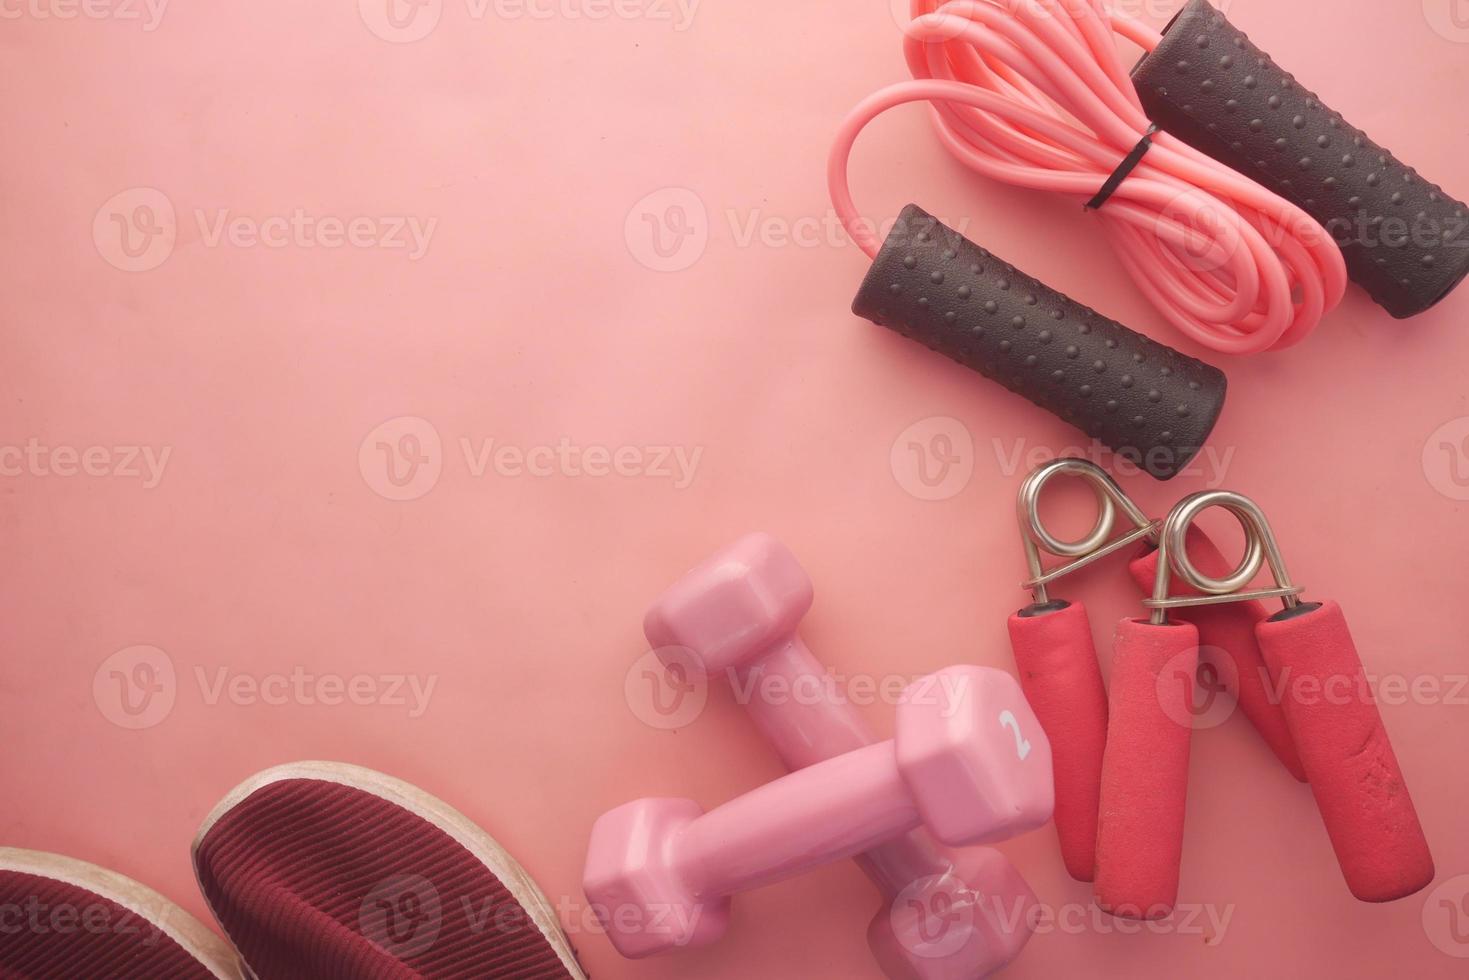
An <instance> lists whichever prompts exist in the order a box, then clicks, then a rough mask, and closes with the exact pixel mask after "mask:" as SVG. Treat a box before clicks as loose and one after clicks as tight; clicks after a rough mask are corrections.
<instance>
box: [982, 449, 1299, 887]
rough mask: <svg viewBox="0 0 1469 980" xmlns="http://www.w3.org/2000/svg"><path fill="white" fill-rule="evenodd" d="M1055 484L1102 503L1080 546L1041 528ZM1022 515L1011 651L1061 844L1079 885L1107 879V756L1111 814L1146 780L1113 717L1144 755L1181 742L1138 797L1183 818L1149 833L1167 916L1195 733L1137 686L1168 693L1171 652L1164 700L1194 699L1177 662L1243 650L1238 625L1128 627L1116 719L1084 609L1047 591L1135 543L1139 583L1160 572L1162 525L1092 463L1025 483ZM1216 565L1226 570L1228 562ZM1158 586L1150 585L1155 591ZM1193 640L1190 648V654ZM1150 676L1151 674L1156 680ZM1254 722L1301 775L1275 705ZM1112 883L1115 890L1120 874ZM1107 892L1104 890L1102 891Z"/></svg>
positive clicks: (1121, 649) (1120, 819)
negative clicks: (1117, 527) (1026, 594)
mask: <svg viewBox="0 0 1469 980" xmlns="http://www.w3.org/2000/svg"><path fill="white" fill-rule="evenodd" d="M1058 476H1070V477H1076V478H1080V479H1082V480H1083V481H1085V482H1086V483H1088V484H1089V485H1090V487H1091V489H1092V491H1093V493H1094V494H1095V496H1096V499H1097V506H1098V516H1097V521H1096V524H1095V526H1094V527H1093V528H1092V530H1091V531H1090V532H1089V533H1088V534H1087V535H1086V536H1085V537H1083V538H1081V539H1080V540H1077V541H1062V540H1059V539H1058V538H1057V537H1056V536H1055V535H1053V534H1052V533H1051V532H1050V531H1049V530H1048V529H1047V528H1046V526H1045V523H1044V522H1043V521H1042V520H1041V517H1040V512H1039V501H1040V497H1041V493H1042V492H1043V490H1044V488H1045V487H1046V485H1047V484H1048V483H1049V481H1050V480H1052V479H1053V478H1055V477H1058ZM1016 511H1017V517H1018V518H1019V522H1020V533H1021V539H1022V541H1023V542H1024V544H1025V555H1026V562H1027V565H1028V568H1029V572H1030V577H1029V578H1028V579H1027V580H1026V582H1025V583H1024V587H1025V588H1027V589H1029V590H1030V591H1031V594H1032V597H1033V599H1034V601H1033V602H1032V603H1031V604H1030V605H1029V606H1026V607H1025V608H1024V609H1021V610H1020V611H1019V612H1017V613H1015V614H1014V615H1012V616H1011V617H1010V621H1009V631H1010V641H1011V646H1012V647H1013V649H1014V651H1015V662H1016V665H1017V666H1018V667H1019V668H1020V682H1021V685H1022V687H1023V688H1024V689H1025V694H1026V697H1027V698H1028V699H1029V700H1030V703H1031V706H1032V707H1033V708H1034V710H1035V712H1036V716H1037V717H1038V718H1039V719H1040V722H1041V725H1042V727H1044V728H1045V729H1046V733H1047V735H1048V736H1049V737H1050V739H1051V744H1052V752H1053V753H1054V757H1055V771H1056V833H1057V836H1058V838H1059V839H1060V844H1061V854H1062V859H1063V860H1064V861H1065V864H1066V869H1067V871H1068V872H1069V873H1070V874H1071V876H1072V877H1074V878H1076V879H1077V880H1078V881H1092V880H1093V879H1094V878H1096V877H1097V875H1098V874H1100V873H1101V869H1100V867H1099V865H1100V862H1099V860H1098V846H1099V841H1101V840H1102V839H1103V838H1102V836H1100V834H1099V830H1100V828H1099V827H1098V819H1099V815H1100V814H1101V811H1102V803H1103V791H1104V790H1103V787H1104V772H1103V770H1104V765H1103V763H1104V758H1106V757H1107V753H1108V752H1110V753H1111V758H1112V759H1113V769H1114V771H1115V776H1114V778H1113V779H1112V780H1111V782H1110V790H1109V795H1110V797H1111V800H1112V803H1113V805H1114V808H1115V807H1116V806H1117V805H1119V803H1118V801H1119V797H1118V794H1119V793H1121V792H1124V791H1125V790H1126V787H1127V785H1128V782H1127V781H1128V780H1129V779H1137V780H1142V779H1144V778H1145V777H1144V776H1142V775H1135V774H1133V773H1132V771H1131V769H1132V767H1131V765H1130V764H1127V763H1124V762H1123V760H1124V759H1126V758H1127V757H1128V756H1127V754H1128V752H1129V751H1130V748H1129V747H1127V746H1122V745H1118V746H1115V747H1114V746H1111V745H1110V740H1111V739H1112V737H1113V736H1112V735H1110V734H1109V715H1114V716H1115V714H1116V712H1118V711H1121V712H1123V717H1122V718H1120V719H1119V718H1117V717H1111V719H1110V725H1111V728H1112V729H1113V730H1114V732H1115V733H1116V735H1117V736H1119V737H1121V738H1123V739H1125V740H1132V739H1138V740H1141V741H1140V742H1139V743H1138V744H1141V745H1143V746H1147V745H1150V744H1153V742H1155V741H1156V742H1157V743H1158V745H1160V746H1161V745H1163V744H1165V743H1166V744H1170V745H1171V744H1173V743H1174V742H1176V741H1178V740H1179V739H1182V741H1183V745H1182V751H1181V753H1175V754H1176V755H1180V758H1178V759H1177V760H1176V761H1175V762H1174V763H1173V764H1171V766H1170V767H1165V766H1164V765H1163V764H1162V759H1163V755H1162V754H1161V749H1160V755H1159V758H1158V760H1157V761H1154V762H1150V763H1149V767H1148V771H1147V774H1146V779H1147V780H1148V785H1145V786H1143V785H1140V786H1139V789H1138V793H1137V794H1136V795H1138V796H1139V797H1141V798H1142V803H1141V805H1140V807H1139V810H1138V812H1139V813H1141V812H1142V811H1143V810H1146V809H1147V808H1148V807H1150V806H1152V805H1154V804H1155V803H1158V802H1159V801H1161V800H1162V799H1164V798H1167V799H1170V800H1173V801H1175V804H1176V805H1175V806H1174V807H1173V811H1174V812H1175V813H1176V816H1175V818H1174V819H1171V820H1169V821H1168V822H1167V824H1166V826H1167V827H1169V828H1171V829H1169V830H1168V832H1167V833H1163V832H1162V831H1161V830H1160V829H1159V828H1158V827H1156V826H1155V827H1154V829H1153V830H1152V831H1151V832H1150V834H1151V839H1152V840H1153V841H1154V842H1155V843H1156V845H1157V846H1156V848H1154V850H1153V851H1152V852H1150V853H1156V854H1159V855H1162V856H1160V857H1159V858H1158V859H1157V860H1158V861H1159V863H1160V866H1161V867H1163V868H1169V867H1171V868H1172V869H1173V872H1172V874H1171V875H1170V874H1160V875H1159V876H1158V880H1159V886H1158V887H1157V888H1154V889H1152V891H1151V892H1150V893H1149V895H1148V896H1146V897H1147V898H1148V899H1149V901H1148V902H1147V903H1146V904H1141V905H1140V906H1139V908H1140V909H1146V908H1148V907H1149V906H1150V905H1170V904H1171V902H1172V899H1171V897H1169V896H1170V894H1171V888H1170V886H1169V879H1170V878H1171V879H1173V882H1174V885H1176V870H1177V864H1178V861H1177V856H1176V854H1175V855H1174V857H1172V858H1171V859H1170V858H1168V857H1167V856H1166V855H1167V854H1169V853H1172V852H1174V851H1176V846H1177V845H1178V844H1180V843H1181V840H1182V805H1183V797H1184V793H1185V790H1186V788H1187V782H1188V773H1187V751H1186V750H1187V731H1181V730H1180V728H1179V725H1178V724H1177V723H1175V722H1174V721H1172V719H1174V718H1183V719H1188V718H1189V717H1190V714H1189V705H1188V703H1186V702H1181V703H1179V704H1176V705H1173V704H1170V705H1169V708H1170V710H1169V711H1168V712H1165V713H1164V714H1163V715H1158V714H1157V712H1156V710H1154V711H1152V713H1151V714H1149V713H1148V712H1147V711H1146V710H1145V709H1149V708H1150V706H1151V708H1153V709H1156V708H1158V707H1159V705H1158V704H1156V702H1157V701H1158V698H1155V697H1153V696H1152V695H1151V694H1149V695H1148V697H1147V698H1145V699H1141V700H1140V699H1139V698H1137V697H1135V696H1134V692H1133V687H1134V686H1136V687H1137V690H1138V691H1142V692H1144V693H1145V692H1146V691H1148V690H1149V688H1148V684H1156V683H1161V682H1159V681H1158V677H1157V671H1158V670H1159V669H1161V668H1162V666H1163V664H1164V661H1158V660H1157V659H1156V654H1157V653H1158V652H1159V651H1160V650H1161V649H1162V648H1167V649H1168V650H1169V657H1168V658H1167V661H1166V662H1168V663H1169V670H1170V673H1171V675H1173V676H1171V678H1170V679H1169V680H1168V682H1167V683H1169V684H1171V685H1172V687H1171V688H1170V689H1169V691H1168V693H1167V694H1166V695H1163V696H1166V697H1168V698H1176V697H1177V696H1179V695H1187V694H1191V691H1192V683H1193V677H1192V670H1193V665H1194V662H1195V661H1194V660H1193V659H1189V660H1188V662H1187V663H1185V662H1184V659H1180V658H1179V655H1180V654H1182V653H1184V652H1185V649H1187V650H1190V651H1192V650H1195V649H1196V648H1197V647H1198V645H1199V640H1200V638H1202V640H1203V642H1204V643H1206V644H1209V645H1211V646H1213V647H1216V648H1222V649H1225V650H1234V649H1236V648H1237V647H1239V646H1240V644H1239V643H1238V642H1237V636H1236V633H1237V627H1238V624H1237V623H1236V622H1235V621H1234V620H1233V619H1231V618H1229V617H1227V616H1218V617H1216V618H1214V619H1207V618H1200V620H1199V621H1198V631H1197V633H1191V632H1187V631H1182V630H1174V631H1172V632H1168V631H1155V630H1151V629H1145V628H1138V624H1132V623H1129V622H1123V623H1122V624H1121V625H1120V626H1119V627H1118V629H1117V633H1116V636H1115V640H1116V650H1115V655H1114V661H1113V670H1112V675H1113V685H1112V693H1111V699H1110V700H1111V705H1112V707H1111V708H1110V709H1109V706H1108V700H1109V699H1108V694H1107V692H1106V691H1105V690H1104V688H1103V684H1102V674H1101V670H1100V668H1099V666H1098V663H1097V656H1096V650H1095V647H1094V645H1093V642H1092V629H1091V623H1090V621H1089V620H1088V617H1087V613H1086V609H1085V607H1084V606H1083V605H1082V604H1081V603H1079V602H1074V601H1067V600H1063V599H1057V598H1055V597H1053V596H1052V595H1051V593H1050V585H1051V584H1052V583H1054V582H1055V581H1056V580H1057V579H1059V578H1061V577H1062V576H1064V575H1068V574H1070V573H1072V572H1075V571H1078V570H1080V569H1082V568H1084V567H1085V566H1087V565H1090V564H1092V563H1093V562H1096V561H1098V560H1100V559H1102V558H1105V557H1106V556H1108V555H1110V554H1113V553H1115V552H1117V551H1120V550H1122V549H1124V548H1126V547H1128V546H1129V545H1131V544H1134V543H1136V542H1139V541H1142V542H1145V547H1146V548H1147V552H1148V555H1147V556H1145V557H1143V558H1140V559H1138V560H1137V561H1135V562H1134V563H1133V573H1134V575H1136V574H1137V568H1138V566H1139V564H1140V563H1141V564H1143V565H1146V566H1147V567H1149V568H1151V567H1152V564H1151V562H1153V561H1154V559H1152V558H1151V555H1152V554H1154V553H1155V545H1154V544H1153V539H1154V538H1156V536H1157V533H1158V527H1159V525H1160V523H1161V522H1159V521H1153V520H1149V519H1148V518H1147V517H1145V516H1144V515H1143V513H1142V511H1141V510H1140V509H1139V508H1138V506H1137V505H1136V504H1135V503H1134V502H1133V501H1132V500H1131V498H1129V497H1128V496H1127V495H1126V494H1125V493H1123V492H1122V490H1121V488H1119V487H1118V486H1117V484H1116V483H1115V482H1114V481H1113V480H1112V478H1111V477H1110V476H1108V475H1107V473H1106V472H1105V471H1104V470H1102V469H1101V467H1099V466H1097V465H1096V464H1094V463H1091V462H1089V461H1087V460H1084V459H1074V458H1067V459H1057V460H1052V461H1051V462H1049V463H1046V464H1044V465H1042V466H1040V467H1038V468H1037V469H1036V470H1034V471H1033V472H1032V473H1031V474H1030V475H1029V476H1027V477H1026V479H1025V481H1024V482H1023V483H1022V484H1021V487H1020V492H1019V495H1018V498H1017V501H1016ZM1118 511H1121V512H1122V515H1123V516H1124V517H1125V518H1126V519H1127V521H1128V522H1129V523H1131V525H1132V527H1131V529H1129V530H1127V531H1126V532H1124V533H1122V534H1120V535H1118V536H1117V537H1115V538H1113V536H1112V535H1113V524H1114V523H1115V519H1116V516H1117V513H1118ZM1190 541H1191V542H1196V543H1198V544H1199V545H1200V547H1201V549H1203V550H1204V551H1207V552H1208V553H1211V554H1213V555H1216V556H1217V555H1218V549H1217V548H1215V547H1214V545H1213V543H1212V542H1210V541H1209V539H1208V538H1207V537H1206V536H1205V535H1204V533H1203V532H1202V531H1200V530H1197V529H1193V530H1191V531H1190ZM1045 554H1049V555H1053V556H1056V557H1060V558H1064V559H1068V560H1067V561H1066V562H1064V563H1063V564H1061V565H1059V566H1057V567H1054V568H1052V569H1050V570H1047V569H1046V568H1045V567H1044V565H1043V563H1042V556H1043V555H1045ZM1218 560H1219V561H1220V562H1222V561H1223V558H1222V557H1220V558H1219V559H1218ZM1151 584H1152V583H1151V579H1150V580H1149V587H1150V588H1151ZM1262 618H1263V613H1262ZM1245 626H1246V628H1247V629H1248V630H1249V637H1248V643H1247V647H1248V650H1249V651H1252V652H1253V661H1251V662H1252V663H1258V662H1259V661H1260V655H1259V652H1258V649H1257V647H1256V644H1255V640H1254V634H1253V630H1254V620H1249V621H1247V622H1246V623H1245ZM1165 633H1166V634H1167V636H1168V637H1170V639H1169V640H1168V642H1164V635H1165ZM1185 637H1189V638H1192V643H1191V644H1188V645H1185V644H1184V643H1183V638H1185ZM1237 659H1239V660H1240V661H1241V668H1240V670H1238V671H1231V672H1229V673H1228V676H1227V677H1226V678H1225V680H1227V681H1229V682H1230V684H1229V687H1230V689H1233V687H1234V686H1235V685H1234V684H1233V677H1234V675H1235V674H1236V673H1237V674H1241V675H1244V676H1246V677H1255V676H1256V674H1255V673H1254V672H1252V671H1250V670H1248V669H1246V666H1245V663H1244V661H1245V660H1246V655H1245V654H1244V653H1242V654H1241V655H1240V656H1239V657H1238V658H1237ZM1185 668H1186V669H1185ZM1150 669H1151V674H1149V673H1148V671H1149V670H1150ZM1134 671H1137V672H1138V674H1137V676H1136V677H1134V675H1133V672H1134ZM1150 678H1151V679H1150ZM1256 684H1257V685H1258V687H1259V691H1260V694H1261V698H1260V700H1261V701H1264V700H1265V699H1264V694H1265V693H1266V687H1265V684H1264V681H1263V680H1258V679H1257V680H1256ZM1252 703H1253V702H1252ZM1250 718H1251V720H1253V721H1254V722H1255V724H1256V727H1257V728H1259V729H1260V731H1261V733H1262V734H1263V735H1265V737H1266V740H1267V741H1269V742H1270V744H1271V745H1272V747H1274V748H1275V749H1276V752H1277V754H1278V755H1280V756H1281V758H1282V760H1283V761H1285V762H1286V764H1287V766H1288V767H1290V766H1291V765H1292V764H1294V766H1295V767H1296V768H1298V767H1299V761H1298V760H1296V757H1295V753H1294V749H1292V748H1291V746H1290V739H1289V735H1288V733H1286V725H1285V719H1284V716H1283V714H1282V713H1281V711H1280V708H1279V706H1278V705H1271V704H1269V703H1268V701H1265V703H1264V704H1262V705H1260V706H1258V707H1257V709H1256V710H1254V711H1253V712H1252V713H1250ZM1149 719H1151V720H1149ZM1150 726H1151V727H1150ZM1130 744H1131V743H1130V742H1129V745H1130ZM1170 758H1171V756H1170ZM1293 771H1294V769H1293ZM1163 787H1166V789H1167V792H1166V793H1160V789H1161V788H1163ZM1127 819H1128V818H1127V817H1125V816H1118V815H1116V814H1115V813H1114V816H1113V818H1112V819H1111V821H1110V822H1109V824H1108V827H1107V839H1109V840H1110V839H1111V838H1112V837H1114V836H1115V835H1116V834H1117V833H1119V832H1120V831H1121V830H1122V829H1123V828H1124V827H1125V825H1126V822H1127ZM1152 846H1153V845H1152V844H1149V845H1148V847H1152ZM1138 860H1140V859H1138ZM1137 863H1138V862H1137V860H1131V861H1129V864H1130V866H1135V865H1136V864H1137ZM1108 871H1109V872H1112V871H1115V865H1112V866H1110V867H1109V869H1108ZM1105 877H1107V878H1109V879H1110V878H1111V877H1112V875H1111V874H1108V875H1106V876H1105ZM1111 890H1112V889H1110V888H1104V891H1106V892H1110V891H1111ZM1165 899H1166V900H1165ZM1114 904H1115V905H1116V906H1118V907H1121V906H1122V905H1128V906H1131V905H1134V904H1138V903H1135V902H1132V901H1127V902H1123V901H1121V900H1120V899H1119V900H1118V901H1117V902H1115V903H1114Z"/></svg>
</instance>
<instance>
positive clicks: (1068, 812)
mask: <svg viewBox="0 0 1469 980" xmlns="http://www.w3.org/2000/svg"><path fill="white" fill-rule="evenodd" d="M1030 608H1031V611H1035V612H1036V614H1035V615H1030V616H1024V615H1021V614H1020V613H1016V614H1015V615H1013V616H1011V617H1010V646H1011V647H1012V648H1013V649H1014V651H1015V666H1016V667H1018V668H1019V671H1020V687H1021V689H1022V690H1023V691H1024V692H1025V697H1026V700H1028V701H1029V702H1030V706H1031V708H1032V709H1033V710H1034V711H1035V716H1036V718H1037V719H1039V721H1040V723H1041V728H1042V730H1044V731H1045V733H1046V738H1047V739H1049V740H1050V742H1051V764H1052V769H1053V771H1054V773H1055V779H1056V811H1055V819H1056V836H1057V837H1059V838H1060V841H1061V859H1062V860H1063V861H1064V862H1065V863H1066V870H1067V871H1068V872H1069V873H1070V874H1071V877H1073V878H1075V879H1076V880H1077V881H1091V880H1092V874H1093V871H1094V870H1095V868H1096V863H1097V861H1096V857H1097V801H1098V797H1099V794H1100V792H1101V783H1102V750H1103V748H1104V746H1105V745H1106V744H1107V692H1106V691H1105V689H1103V687H1102V671H1101V669H1100V668H1099V667H1098V666H1097V651H1096V647H1095V646H1094V645H1093V644H1092V627H1091V623H1090V621H1089V620H1088V619H1087V615H1086V607H1084V606H1082V604H1081V603H1079V602H1074V603H1067V604H1066V605H1065V606H1063V607H1062V608H1059V609H1055V610H1050V611H1039V610H1043V609H1044V607H1037V606H1032V607H1030ZM1025 611H1026V610H1022V612H1025Z"/></svg>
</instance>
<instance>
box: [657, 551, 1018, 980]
mask: <svg viewBox="0 0 1469 980" xmlns="http://www.w3.org/2000/svg"><path fill="white" fill-rule="evenodd" d="M811 601H812V588H811V580H810V578H809V576H807V575H806V572H805V570H804V569H803V568H801V565H800V563H799V562H798V561H797V560H796V557H795V555H793V554H792V553H791V552H790V550H789V549H787V548H786V547H785V546H784V545H782V544H781V543H780V542H779V541H777V540H776V539H775V538H773V537H771V536H770V535H768V534H760V533H757V534H747V535H745V536H744V537H742V538H740V539H739V540H738V541H736V542H734V543H733V544H731V545H729V546H727V547H725V548H723V549H721V550H720V551H718V552H716V553H715V554H714V555H712V556H711V557H710V558H708V559H706V560H705V561H704V562H702V563H701V564H699V565H698V566H697V567H695V568H694V569H692V570H691V571H689V572H688V573H687V574H686V575H685V576H684V577H683V578H681V579H680V580H679V581H678V582H677V583H676V584H675V585H673V586H672V587H671V588H670V589H668V591H667V592H665V593H664V594H663V595H662V596H661V597H659V599H658V601H657V602H655V603H654V604H653V606H652V608H650V609H649V610H648V614H647V616H646V617H645V618H644V621H643V630H644V632H645V633H646V634H647V637H648V642H649V643H650V644H652V646H653V648H654V649H655V650H658V651H659V653H660V655H662V656H664V658H665V660H666V661H668V662H669V663H670V666H672V664H674V663H677V664H680V665H682V666H684V667H685V668H692V669H696V670H702V671H703V672H704V673H705V674H706V675H707V676H708V677H710V678H717V677H725V678H728V679H729V680H730V681H732V683H733V686H734V689H735V690H736V691H741V692H746V697H745V698H744V699H743V703H744V704H745V707H746V710H747V711H748V712H749V715H750V717H751V718H752V719H753V720H754V722H755V724H756V727H758V728H759V729H760V731H761V732H763V733H764V735H765V737H766V738H767V739H769V741H770V743H771V744H772V745H773V746H774V747H775V749H776V751H777V752H778V753H779V755H780V757H781V760H782V761H783V762H784V763H785V765H786V767H787V768H789V769H793V770H795V769H804V768H805V767H807V766H811V765H814V764H816V763H818V762H821V761H823V760H825V759H830V758H832V757H834V756H839V755H843V754H845V753H847V752H852V751H855V750H857V749H860V748H863V747H864V746H867V745H871V744H872V743H873V742H874V741H876V739H875V738H873V736H872V734H871V732H870V731H869V730H868V727H867V724H866V722H865V721H864V720H863V718H862V715H861V713H860V712H858V711H857V709H856V708H855V707H853V705H852V704H851V702H850V701H846V700H839V699H837V698H835V697H833V696H832V695H833V691H832V689H831V687H830V684H829V683H828V677H827V674H826V672H825V671H824V670H823V669H822V667H821V664H820V663H819V662H818V661H817V659H816V658H815V657H814V656H813V655H812V654H811V652H810V650H808V649H807V647H806V645H805V643H803V642H802V640H801V637H800V636H799V635H798V634H797V632H796V630H797V627H798V625H799V624H800V621H801V619H802V618H803V617H804V616H805V614H806V612H807V611H808V610H809V609H810V608H811ZM856 861H857V863H858V865H859V866H860V867H861V868H862V870H863V871H864V872H865V873H866V874H867V876H868V877H869V878H870V879H871V880H872V882H873V883H874V884H875V885H876V886H877V887H878V890H879V891H881V892H882V894H883V897H884V898H885V899H886V901H885V903H884V905H883V907H882V908H880V909H879V910H878V912H877V914H876V915H875V916H874V917H873V919H872V922H871V925H869V926H868V930H867V940H868V943H869V945H870V946H871V948H872V951H873V955H874V956H875V957H876V958H877V960H878V962H879V963H880V964H881V965H882V967H883V969H884V970H885V972H887V974H888V975H889V976H890V977H893V978H894V980H909V978H914V977H917V978H922V980H939V978H943V980H972V978H977V977H984V976H987V975H989V974H991V973H993V972H994V971H996V970H998V969H1000V968H1001V967H1003V966H1004V965H1005V964H1006V963H1009V962H1010V961H1011V960H1012V959H1014V957H1015V956H1016V955H1017V954H1018V953H1019V952H1020V950H1021V949H1022V948H1023V947H1024V946H1025V943H1026V941H1027V940H1029V939H1030V935H1031V931H1032V923H1033V920H1032V917H1031V915H1030V912H1031V910H1032V908H1033V907H1034V906H1035V904H1036V897H1035V893H1034V892H1033V891H1031V889H1030V886H1029V885H1028V884H1026V882H1025V879H1024V878H1022V877H1021V876H1020V872H1019V871H1018V870H1016V868H1015V866H1014V865H1013V864H1011V863H1010V861H1009V859H1007V858H1006V857H1005V856H1004V855H1003V854H1001V853H1000V852H999V851H996V850H994V849H992V848H987V847H976V848H969V849H966V850H964V851H962V852H957V853H954V852H950V851H948V850H947V849H945V848H941V847H939V846H938V845H937V844H935V843H934V842H933V841H932V840H931V839H930V838H929V836H928V835H927V834H926V833H925V832H923V831H921V830H919V831H914V832H912V833H909V834H906V835H903V836H900V837H895V838H894V839H892V840H890V841H888V842H887V843H885V844H881V845H879V846H878V847H875V848H873V849H872V850H870V851H868V852H867V853H865V854H861V855H858V857H857V858H856Z"/></svg>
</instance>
